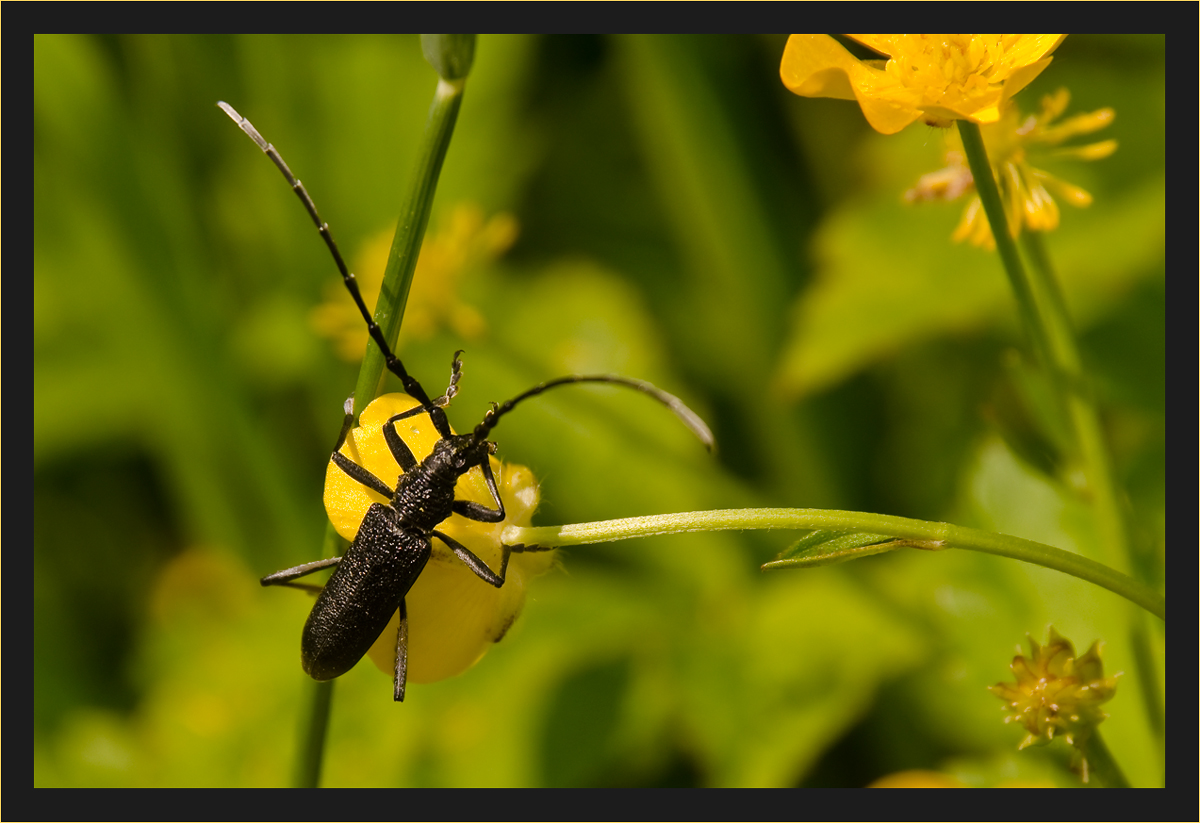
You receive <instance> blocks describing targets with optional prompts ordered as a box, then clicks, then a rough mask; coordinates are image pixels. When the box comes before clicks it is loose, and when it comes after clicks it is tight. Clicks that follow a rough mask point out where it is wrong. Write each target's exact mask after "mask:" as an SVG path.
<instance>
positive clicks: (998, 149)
mask: <svg viewBox="0 0 1200 823" xmlns="http://www.w3.org/2000/svg"><path fill="white" fill-rule="evenodd" d="M1070 101H1071V93H1070V92H1069V91H1067V90H1066V89H1059V90H1058V91H1057V92H1055V93H1054V94H1048V95H1046V96H1045V97H1043V98H1042V110H1041V111H1040V112H1039V113H1038V114H1031V115H1029V116H1028V117H1024V116H1023V115H1022V114H1021V111H1020V109H1018V108H1017V105H1016V104H1015V103H1009V104H1008V105H1007V106H1005V108H1004V112H1003V114H1002V115H1001V117H1000V120H999V121H998V122H996V123H994V124H992V125H989V126H984V127H983V128H982V132H983V142H984V145H985V146H987V152H988V160H989V161H990V162H991V164H992V169H993V171H994V172H995V175H996V181H997V184H998V185H999V187H1000V199H1001V201H1002V202H1003V203H1004V209H1005V216H1006V217H1007V218H1008V227H1009V230H1010V231H1011V232H1012V234H1013V236H1014V237H1015V236H1016V235H1017V234H1019V233H1020V231H1021V229H1022V227H1023V228H1024V229H1025V230H1026V231H1053V230H1054V229H1056V228H1058V218H1059V212H1058V204H1057V203H1056V202H1055V201H1054V197H1051V192H1053V193H1054V195H1056V196H1057V197H1059V198H1061V199H1062V200H1065V201H1066V202H1067V203H1070V204H1071V205H1073V206H1078V207H1080V208H1083V207H1085V206H1089V205H1091V202H1092V196H1091V195H1090V194H1088V193H1087V192H1086V191H1084V190H1083V189H1081V188H1079V187H1078V186H1075V185H1072V184H1070V183H1067V182H1066V181H1064V180H1059V179H1058V178H1057V177H1054V176H1053V175H1051V174H1049V173H1047V172H1044V171H1042V170H1041V169H1038V168H1035V167H1034V166H1033V165H1031V164H1030V162H1029V161H1030V156H1031V155H1034V156H1036V155H1037V154H1038V153H1039V151H1040V152H1041V153H1042V154H1043V155H1046V156H1050V157H1074V158H1077V159H1080V160H1100V159H1102V158H1104V157H1108V156H1109V155H1110V154H1112V153H1113V152H1114V151H1116V150H1117V141H1116V140H1102V141H1100V142H1099V143H1089V144H1088V145H1085V146H1062V145H1061V144H1062V143H1064V142H1066V141H1067V140H1069V139H1070V138H1072V137H1076V136H1077V135H1081V134H1091V133H1092V132H1094V131H1098V130H1100V129H1102V128H1105V127H1106V126H1108V124H1109V123H1111V122H1112V121H1113V118H1114V117H1116V114H1115V113H1114V112H1113V110H1112V109H1111V108H1103V109H1098V110H1097V111H1094V112H1091V113H1089V114H1077V115H1075V116H1073V117H1068V118H1067V119H1065V120H1063V121H1062V122H1060V123H1055V121H1056V120H1057V119H1058V118H1059V116H1060V115H1062V113H1063V112H1064V111H1066V108H1067V104H1068V103H1070ZM946 142H947V144H948V145H947V149H946V155H945V157H946V167H945V168H943V169H939V170H938V171H935V172H931V173H930V174H926V175H925V176H923V177H922V178H921V179H920V180H919V181H917V185H916V186H915V187H913V188H911V189H909V190H908V191H907V192H905V194H904V197H905V199H906V200H908V201H909V202H914V201H920V200H955V199H957V198H958V197H960V196H962V195H963V194H966V193H968V192H971V193H974V191H975V180H974V178H973V177H972V176H971V170H970V168H968V166H967V157H966V154H964V153H963V148H962V139H961V138H960V137H959V134H958V132H957V131H954V132H949V133H947V135H946ZM1046 149H1052V150H1050V151H1046ZM953 237H954V241H955V242H960V241H962V240H970V241H971V243H973V244H974V245H976V246H981V247H983V248H987V249H994V248H995V247H996V240H995V238H994V237H992V229H991V226H989V225H988V220H987V216H986V215H985V214H984V212H983V204H982V202H981V201H980V199H979V195H978V194H976V195H975V196H974V197H972V198H971V200H970V202H969V203H967V208H966V209H965V210H964V211H963V216H962V220H961V221H959V224H958V228H956V229H955V230H954V235H953Z"/></svg>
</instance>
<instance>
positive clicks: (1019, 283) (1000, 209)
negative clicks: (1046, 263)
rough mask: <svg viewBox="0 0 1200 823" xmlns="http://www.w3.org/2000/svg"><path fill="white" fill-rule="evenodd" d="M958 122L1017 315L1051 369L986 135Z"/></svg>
mask: <svg viewBox="0 0 1200 823" xmlns="http://www.w3.org/2000/svg"><path fill="white" fill-rule="evenodd" d="M957 122H958V133H959V134H960V135H961V136H962V142H963V151H964V153H965V154H966V156H967V163H968V165H970V167H971V175H972V177H974V178H975V190H976V191H977V192H978V193H979V199H980V200H981V201H982V203H983V211H984V213H985V214H986V215H987V219H988V224H989V225H990V226H991V228H992V237H994V238H995V240H996V250H997V251H998V252H999V253H1000V259H1001V261H1002V262H1003V263H1004V273H1005V274H1007V275H1008V281H1009V284H1010V285H1011V286H1012V290H1013V296H1014V297H1016V300H1017V311H1018V312H1020V315H1021V324H1022V325H1023V326H1024V328H1025V333H1026V334H1027V335H1029V338H1030V342H1031V343H1032V344H1033V351H1034V355H1035V356H1036V357H1037V359H1038V361H1039V362H1041V364H1042V365H1043V366H1045V367H1046V368H1047V369H1049V368H1050V366H1051V364H1052V363H1053V360H1052V359H1051V354H1050V342H1049V338H1048V336H1047V334H1046V329H1045V327H1044V326H1043V325H1042V321H1041V318H1040V317H1039V315H1038V307H1037V301H1036V300H1035V298H1034V293H1033V287H1032V284H1031V282H1030V280H1029V275H1028V274H1027V273H1026V272H1025V266H1024V265H1023V264H1022V263H1021V256H1020V254H1018V253H1017V244H1016V243H1014V242H1013V238H1012V235H1011V234H1010V233H1009V230H1008V220H1007V219H1006V218H1005V215H1004V204H1003V203H1002V202H1001V200H1000V189H999V188H998V187H997V186H996V178H995V177H993V176H992V164H991V163H990V162H989V161H988V155H987V149H986V148H985V147H984V145H983V135H982V134H981V133H980V131H979V126H977V125H976V124H974V123H972V122H970V121H968V120H959V121H957ZM1052 377H1053V376H1052Z"/></svg>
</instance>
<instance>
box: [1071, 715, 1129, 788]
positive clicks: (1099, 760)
mask: <svg viewBox="0 0 1200 823" xmlns="http://www.w3.org/2000/svg"><path fill="white" fill-rule="evenodd" d="M1079 753H1080V754H1082V755H1083V757H1084V758H1085V759H1086V760H1087V769H1088V773H1089V775H1090V776H1091V777H1095V778H1097V781H1098V782H1099V783H1100V784H1101V785H1102V786H1103V787H1104V788H1106V789H1128V788H1129V781H1128V780H1126V779H1125V773H1124V772H1122V771H1121V767H1120V766H1118V765H1117V761H1116V760H1114V759H1113V756H1112V752H1110V751H1109V750H1108V746H1107V745H1105V743H1104V738H1102V737H1101V736H1100V731H1099V730H1098V729H1093V730H1092V733H1091V734H1089V735H1088V736H1087V738H1086V739H1084V740H1083V741H1081V742H1080V744H1079Z"/></svg>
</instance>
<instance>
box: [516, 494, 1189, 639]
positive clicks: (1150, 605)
mask: <svg viewBox="0 0 1200 823" xmlns="http://www.w3.org/2000/svg"><path fill="white" fill-rule="evenodd" d="M743 529H804V530H809V531H811V530H814V529H824V530H828V531H831V532H865V533H868V534H880V535H888V536H890V537H893V538H895V539H897V540H898V541H900V542H898V543H894V544H892V546H893V547H894V548H903V547H905V546H908V547H917V548H924V549H930V550H937V549H967V550H969V551H977V552H983V553H985V554H995V555H999V556H1000V557H1010V558H1013V559H1014V560H1023V561H1025V562H1026V563H1033V564H1034V565H1037V566H1044V567H1046V568H1048V569H1055V570H1056V571H1060V572H1063V573H1065V574H1069V575H1071V576H1072V577H1078V578H1079V579H1081V580H1087V581H1089V582H1091V583H1095V584H1096V585H1097V586H1100V587H1102V588H1105V589H1108V590H1109V591H1111V592H1113V593H1115V594H1118V595H1120V596H1121V597H1124V598H1125V599H1127V600H1129V601H1131V602H1133V603H1136V604H1137V605H1139V606H1141V607H1142V608H1143V609H1145V610H1146V611H1148V612H1150V613H1151V614H1154V615H1157V616H1158V617H1159V618H1161V619H1163V620H1165V619H1166V598H1165V597H1163V596H1162V595H1160V594H1158V593H1157V592H1155V591H1154V590H1153V589H1151V588H1150V587H1149V586H1146V585H1145V584H1143V583H1140V582H1138V581H1137V580H1134V579H1133V578H1132V577H1129V576H1128V575H1126V574H1122V573H1121V572H1119V571H1116V570H1115V569H1111V568H1109V567H1108V566H1105V565H1103V564H1101V563H1097V562H1096V561H1095V560H1091V559H1089V558H1086V557H1084V556H1083V555H1079V554H1075V553H1074V552H1068V551H1064V550H1062V549H1057V548H1055V547H1053V546H1047V545H1045V544H1044V543H1037V542H1035V541H1033V540H1026V539H1024V538H1021V537H1013V536H1011V535H1007V534H997V533H995V532H988V531H983V530H982V529H972V528H967V527H965V526H955V525H953V524H951V523H935V522H930V521H927V520H912V519H910V518H907V517H895V516H893V515H887V514H870V513H866V512H851V511H836V510H832V509H721V510H717V511H707V512H684V513H681V514H659V515H650V516H648V517H628V518H625V519H622V520H605V521H599V522H595V523H574V524H571V525H568V526H533V527H521V526H508V527H507V528H505V529H504V532H503V533H502V535H501V539H502V540H503V541H504V543H505V545H509V546H513V547H523V546H539V547H544V548H548V547H553V546H578V545H583V544H587V543H604V542H607V541H610V540H625V539H628V538H631V537H651V536H654V535H660V534H679V533H681V532H698V531H731V530H743ZM872 548H875V547H872ZM877 553H879V550H878V549H877V548H875V551H870V550H867V551H864V552H863V554H877ZM839 559H843V558H842V557H838V558H830V557H824V558H822V557H815V558H801V559H782V560H776V561H773V562H771V563H767V564H766V565H765V566H763V568H764V569H776V568H785V567H807V566H816V565H824V564H827V563H829V562H837V560H839ZM846 559H848V558H846Z"/></svg>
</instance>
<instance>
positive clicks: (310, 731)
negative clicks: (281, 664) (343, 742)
mask: <svg viewBox="0 0 1200 823" xmlns="http://www.w3.org/2000/svg"><path fill="white" fill-rule="evenodd" d="M309 693H310V695H311V697H312V703H311V708H310V710H309V713H308V722H307V723H306V724H305V728H304V741H303V742H302V743H301V745H300V757H299V758H298V759H297V761H296V780H295V783H294V784H293V785H294V786H295V788H297V789H315V788H317V787H318V786H320V785H321V763H322V761H323V760H324V755H325V733H326V731H328V729H329V711H330V708H331V707H332V706H333V681H332V680H326V681H323V682H320V683H313V684H312V686H311V687H310V690H309Z"/></svg>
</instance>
